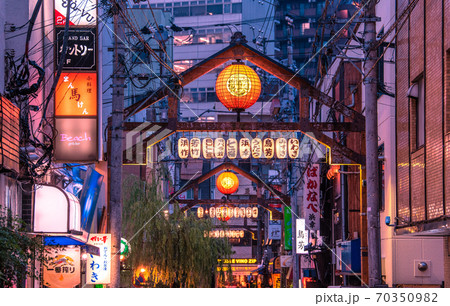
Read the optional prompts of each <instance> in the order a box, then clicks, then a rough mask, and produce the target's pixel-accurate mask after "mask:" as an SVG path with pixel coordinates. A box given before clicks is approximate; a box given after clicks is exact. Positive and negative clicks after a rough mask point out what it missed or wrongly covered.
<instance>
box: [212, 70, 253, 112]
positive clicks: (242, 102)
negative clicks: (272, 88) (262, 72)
mask: <svg viewBox="0 0 450 306" xmlns="http://www.w3.org/2000/svg"><path fill="white" fill-rule="evenodd" d="M260 93H261V80H260V79H259V77H258V75H257V74H256V72H255V71H254V70H253V69H252V68H250V67H248V66H247V65H245V64H244V63H241V62H236V63H233V64H231V65H230V66H228V67H227V68H225V69H224V70H222V72H221V73H220V74H219V76H218V78H217V80H216V94H217V97H218V98H219V101H220V102H222V104H223V105H224V106H225V107H226V108H228V109H229V110H232V111H235V112H242V111H243V110H245V109H247V108H249V107H250V106H252V105H253V104H255V102H256V100H258V98H259V95H260Z"/></svg>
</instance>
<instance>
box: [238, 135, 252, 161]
mask: <svg viewBox="0 0 450 306" xmlns="http://www.w3.org/2000/svg"><path fill="white" fill-rule="evenodd" d="M239 152H240V153H241V158H242V159H247V158H249V157H250V153H251V149H250V140H249V139H248V138H241V140H240V141H239Z"/></svg>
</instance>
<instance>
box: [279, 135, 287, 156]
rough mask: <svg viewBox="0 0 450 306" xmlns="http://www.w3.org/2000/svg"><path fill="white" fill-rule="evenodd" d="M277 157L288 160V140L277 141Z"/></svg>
mask: <svg viewBox="0 0 450 306" xmlns="http://www.w3.org/2000/svg"><path fill="white" fill-rule="evenodd" d="M276 148H277V157H278V158H286V155H287V141H286V138H278V139H277V141H276Z"/></svg>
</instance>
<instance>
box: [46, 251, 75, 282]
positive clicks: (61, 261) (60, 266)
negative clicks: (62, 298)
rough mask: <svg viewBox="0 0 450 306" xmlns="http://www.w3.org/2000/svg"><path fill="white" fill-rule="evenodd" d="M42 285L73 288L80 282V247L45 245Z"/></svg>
mask: <svg viewBox="0 0 450 306" xmlns="http://www.w3.org/2000/svg"><path fill="white" fill-rule="evenodd" d="M45 249H46V251H47V252H48V253H47V254H48V255H46V256H47V263H46V264H45V265H44V275H43V276H44V277H43V279H44V285H45V286H46V287H50V288H73V287H75V286H78V285H79V284H80V283H81V269H80V268H81V261H80V248H79V247H78V246H65V247H53V246H52V247H45Z"/></svg>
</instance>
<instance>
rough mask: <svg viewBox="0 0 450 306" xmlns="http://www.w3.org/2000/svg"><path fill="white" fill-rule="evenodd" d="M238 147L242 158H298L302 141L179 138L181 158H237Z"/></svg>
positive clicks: (294, 139) (282, 139)
mask: <svg viewBox="0 0 450 306" xmlns="http://www.w3.org/2000/svg"><path fill="white" fill-rule="evenodd" d="M238 149H239V154H240V158H242V159H247V158H250V156H252V157H253V158H274V157H276V158H281V159H282V158H287V157H288V156H289V158H297V157H298V155H299V151H300V150H299V149H300V141H299V140H298V139H297V138H288V139H286V138H282V137H281V138H277V139H273V138H264V139H261V138H253V139H251V140H250V139H248V138H241V139H240V140H239V142H238V140H237V139H235V138H230V139H227V140H225V139H223V138H216V139H212V138H210V137H207V138H204V139H200V138H196V137H194V138H191V139H190V140H189V139H187V138H185V137H182V138H180V139H178V156H179V157H180V158H188V157H189V156H190V157H191V158H200V156H201V153H203V158H205V159H211V158H224V157H225V156H227V157H228V158H229V159H234V158H237V156H238Z"/></svg>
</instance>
